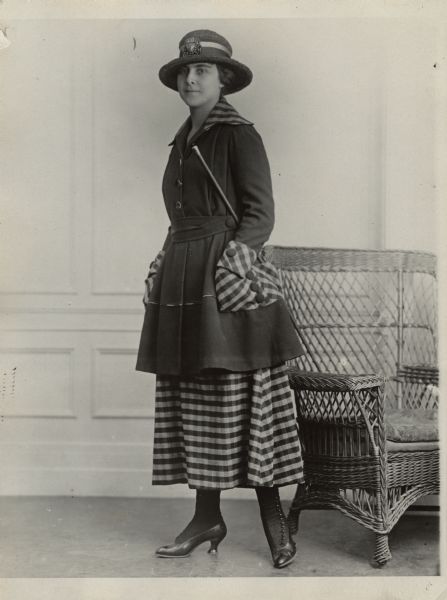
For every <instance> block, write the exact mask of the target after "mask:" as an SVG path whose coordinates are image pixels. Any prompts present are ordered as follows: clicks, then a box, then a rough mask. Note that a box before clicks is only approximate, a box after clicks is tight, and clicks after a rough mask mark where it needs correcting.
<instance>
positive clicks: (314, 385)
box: [288, 367, 385, 392]
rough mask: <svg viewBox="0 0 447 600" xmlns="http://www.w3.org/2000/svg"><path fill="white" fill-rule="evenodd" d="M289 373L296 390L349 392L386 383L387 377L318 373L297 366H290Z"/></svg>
mask: <svg viewBox="0 0 447 600" xmlns="http://www.w3.org/2000/svg"><path fill="white" fill-rule="evenodd" d="M288 374H289V380H290V385H291V387H292V389H294V390H314V391H322V392H323V391H324V392H338V391H340V392H348V391H355V390H364V389H370V388H375V387H377V386H380V385H382V384H383V383H385V379H384V378H383V377H380V376H379V375H344V374H339V373H318V372H313V371H302V370H300V369H298V368H297V367H289V368H288Z"/></svg>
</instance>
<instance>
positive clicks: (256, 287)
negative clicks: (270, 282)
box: [250, 282, 259, 292]
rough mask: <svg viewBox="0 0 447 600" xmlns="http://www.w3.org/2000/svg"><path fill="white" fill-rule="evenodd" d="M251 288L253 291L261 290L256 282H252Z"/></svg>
mask: <svg viewBox="0 0 447 600" xmlns="http://www.w3.org/2000/svg"><path fill="white" fill-rule="evenodd" d="M250 289H251V291H252V292H259V285H258V284H257V283H255V282H253V283H250Z"/></svg>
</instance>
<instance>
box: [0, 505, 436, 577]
mask: <svg viewBox="0 0 447 600" xmlns="http://www.w3.org/2000/svg"><path fill="white" fill-rule="evenodd" d="M221 506H222V514H223V516H224V519H225V522H226V524H227V527H228V535H227V537H226V538H225V540H224V541H223V542H222V544H221V546H220V547H219V554H218V555H217V556H212V555H210V554H208V553H207V550H208V544H203V545H202V546H199V547H198V548H197V549H196V550H195V551H194V553H193V554H192V555H191V556H190V557H187V558H183V559H176V560H172V559H161V558H157V557H156V556H154V550H155V548H157V547H158V546H159V545H161V544H163V543H165V542H169V541H172V540H173V538H174V537H175V536H176V535H177V534H178V533H179V532H180V531H181V529H183V527H184V526H185V525H186V523H187V522H188V521H189V520H190V518H191V517H192V514H193V512H194V501H193V500H191V499H162V498H156V499H146V498H93V497H88V498H71V497H3V498H0V515H1V516H0V527H1V535H2V542H1V548H0V577H2V578H7V577H51V578H52V577H100V578H102V577H244V576H246V577H317V576H318V577H329V576H337V577H343V576H344V577H346V576H379V577H382V576H405V575H411V576H432V575H439V558H438V557H439V519H438V517H436V516H434V515H430V514H429V515H427V516H415V515H411V514H408V513H407V514H406V515H404V517H402V519H401V520H400V522H399V523H398V524H397V525H396V527H395V528H394V529H393V531H392V533H391V536H390V548H391V552H392V554H393V559H392V560H391V561H390V562H389V563H388V564H387V565H386V566H385V567H384V568H382V569H377V568H373V567H372V566H371V564H370V560H371V557H372V554H373V552H374V534H373V533H372V532H370V531H368V530H366V529H364V528H363V527H362V526H360V525H358V524H357V523H356V522H354V521H352V520H351V519H349V518H347V517H345V516H344V515H342V514H341V513H339V512H338V511H335V510H334V511H326V510H315V511H304V512H303V513H302V515H301V518H300V531H299V533H298V534H297V536H296V538H295V540H296V542H297V547H298V553H297V556H296V558H295V561H294V562H293V563H292V564H291V565H290V566H289V567H287V568H285V569H281V570H277V569H274V568H273V567H272V565H271V557H270V551H269V548H268V545H267V541H266V540H265V538H264V533H263V530H262V525H261V520H260V517H259V512H258V506H257V503H256V501H255V500H231V499H227V500H222V505H221ZM284 508H285V509H287V508H288V506H287V503H286V502H284Z"/></svg>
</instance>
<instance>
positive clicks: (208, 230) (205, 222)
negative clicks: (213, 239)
mask: <svg viewBox="0 0 447 600" xmlns="http://www.w3.org/2000/svg"><path fill="white" fill-rule="evenodd" d="M236 228H237V225H236V222H235V220H234V219H233V217H231V216H225V215H224V216H220V215H217V216H203V217H202V216H198V217H184V218H183V219H176V220H175V221H172V222H171V236H172V241H173V242H174V243H175V242H187V241H192V240H200V239H202V238H205V237H208V236H210V235H214V234H216V233H222V232H224V231H232V230H236Z"/></svg>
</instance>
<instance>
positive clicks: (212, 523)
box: [155, 490, 227, 558]
mask: <svg viewBox="0 0 447 600" xmlns="http://www.w3.org/2000/svg"><path fill="white" fill-rule="evenodd" d="M226 534H227V528H226V525H225V523H224V520H223V517H222V514H221V512H220V490H196V507H195V512H194V516H193V518H192V519H191V521H190V522H189V523H188V525H187V526H186V527H185V529H184V530H183V531H182V532H181V533H180V534H179V535H178V536H177V537H176V538H175V540H174V542H173V543H172V544H166V545H164V546H161V547H160V548H158V549H157V550H156V551H155V554H156V555H157V556H160V557H162V558H184V557H185V556H189V555H190V554H191V552H192V551H193V550H194V549H195V548H197V546H199V545H200V544H203V543H204V542H210V549H209V550H208V552H211V553H213V554H215V553H217V547H218V546H219V544H220V542H221V541H222V540H223V539H224V537H225V536H226Z"/></svg>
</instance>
